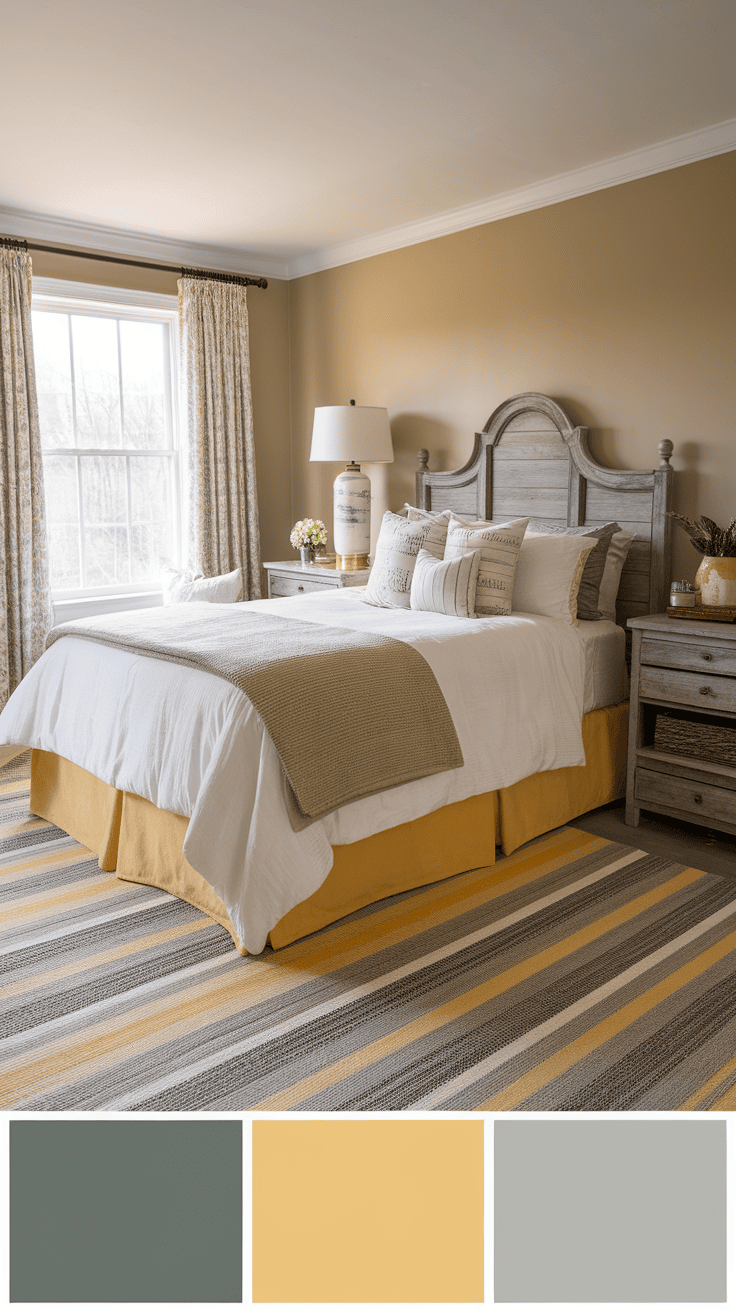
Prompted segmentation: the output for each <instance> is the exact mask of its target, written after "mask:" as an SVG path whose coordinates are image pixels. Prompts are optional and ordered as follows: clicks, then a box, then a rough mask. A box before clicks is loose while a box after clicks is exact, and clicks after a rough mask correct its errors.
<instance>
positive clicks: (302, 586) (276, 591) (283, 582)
mask: <svg viewBox="0 0 736 1312" xmlns="http://www.w3.org/2000/svg"><path fill="white" fill-rule="evenodd" d="M336 587H337V579H335V582H334V583H323V582H322V580H321V579H315V578H311V577H310V576H309V575H305V577H304V579H303V580H302V579H299V578H294V575H293V574H274V572H273V571H271V596H272V597H297V596H299V595H300V594H301V593H302V592H332V591H333V590H334V589H335V588H336Z"/></svg>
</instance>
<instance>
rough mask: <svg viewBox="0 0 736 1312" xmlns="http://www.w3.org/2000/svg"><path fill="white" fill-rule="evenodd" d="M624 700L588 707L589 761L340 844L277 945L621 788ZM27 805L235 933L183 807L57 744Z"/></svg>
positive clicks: (464, 866) (484, 857)
mask: <svg viewBox="0 0 736 1312" xmlns="http://www.w3.org/2000/svg"><path fill="white" fill-rule="evenodd" d="M627 723H628V703H621V704H620V705H619V706H607V707H604V708H603V709H602V710H598V711H590V712H589V713H588V714H587V715H586V716H584V718H583V742H584V745H585V756H586V764H585V765H584V766H574V767H571V768H568V769H564V770H548V771H546V772H545V773H542V774H536V775H531V776H530V777H529V778H528V779H522V780H521V781H520V782H519V783H517V784H514V785H513V786H512V787H511V788H501V789H499V790H498V791H497V792H492V793H484V794H482V795H481V796H479V797H469V798H467V800H466V801H463V802H455V803H453V804H452V805H451V806H445V807H442V809H441V810H439V811H433V812H432V813H431V814H430V815H427V816H422V817H421V819H419V820H412V821H410V822H409V823H408V824H403V825H397V826H396V827H395V828H393V829H388V830H385V831H384V832H383V833H380V834H375V835H374V836H373V837H372V838H365V839H362V840H361V842H359V843H350V844H348V845H345V846H341V847H335V848H334V849H333V850H334V854H335V856H334V864H333V867H332V870H331V871H330V873H329V875H328V876H327V878H326V879H325V881H324V883H323V884H322V885H321V887H320V888H319V889H318V890H317V892H316V893H313V894H312V896H311V897H309V898H307V899H306V901H304V902H300V903H299V905H298V906H296V907H294V908H293V909H292V910H291V911H289V912H288V913H287V914H286V915H285V916H284V917H283V918H282V919H281V920H280V921H279V922H278V924H277V925H275V926H274V928H273V929H272V930H271V933H270V935H269V939H270V942H271V946H272V947H274V948H280V947H285V946H286V945H287V944H289V943H293V942H295V941H296V940H297V939H299V938H303V937H304V935H306V934H312V933H314V932H315V930H318V929H323V928H324V927H325V925H331V924H333V923H334V922H335V921H336V920H340V919H342V917H343V916H347V915H349V914H350V913H351V912H353V911H357V910H359V909H360V908H361V907H365V906H369V905H370V904H371V903H372V902H377V901H379V900H380V899H381V898H384V897H390V896H391V895H392V894H395V893H403V892H406V891H408V890H409V889H413V888H421V887H423V886H424V885H426V884H432V883H435V882H436V881H438V880H441V879H447V878H449V877H450V876H451V875H457V874H460V873H461V872H463V871H465V870H476V869H479V868H481V867H483V866H491V865H493V863H494V860H495V851H496V843H497V842H498V843H500V845H501V847H502V849H503V851H504V854H505V855H508V854H509V853H510V852H514V851H515V850H516V848H517V847H521V845H522V844H523V843H526V842H529V840H530V839H532V838H537V837H538V836H539V835H540V834H544V833H547V832H548V831H549V830H550V829H556V828H557V827H558V826H559V825H564V824H567V823H569V821H570V820H574V819H575V817H576V816H579V815H583V814H584V813H585V812H586V811H590V810H593V809H594V808H595V807H597V806H604V805H605V804H606V803H607V802H612V801H615V800H616V799H617V798H619V797H622V796H623V794H624V792H625V784H626V737H627ZM31 810H32V811H33V812H34V813H35V814H36V815H39V816H42V817H43V818H44V819H45V820H48V821H50V822H51V823H52V824H55V825H58V826H59V828H60V829H63V830H65V831H66V833H68V834H71V835H72V837H73V838H76V839H77V840H78V841H79V842H80V843H83V844H84V846H85V847H88V848H90V850H91V851H93V852H95V853H96V854H97V856H98V860H99V864H100V867H101V869H102V870H115V871H116V873H117V875H118V876H119V878H121V879H125V880H130V881H132V882H133V883H139V884H151V885H154V886H155V887H156V888H161V889H165V890H166V891H167V892H170V893H174V894H175V895H176V896H177V897H181V898H183V899H184V900H185V901H186V902H189V903H191V904H192V905H193V906H196V907H198V908H199V909H200V910H201V911H204V912H206V914H207V915H209V916H211V917H212V919H213V920H215V921H217V923H218V924H220V925H222V926H223V927H224V928H225V929H227V930H228V932H229V933H230V934H231V935H232V937H233V941H234V942H235V945H236V947H237V949H238V951H239V952H241V953H243V954H245V948H244V947H243V945H242V943H241V942H240V941H239V939H238V937H237V935H236V933H235V932H234V930H233V926H232V924H231V922H230V917H229V916H228V913H227V911H226V909H225V907H224V905H223V903H222V902H221V900H220V898H219V897H218V896H217V894H216V893H215V891H214V889H213V888H212V887H211V886H210V885H209V884H208V883H207V882H206V881H205V880H204V879H203V878H202V876H201V875H199V874H198V873H197V871H196V870H194V869H193V868H192V867H191V866H190V865H189V863H188V861H187V860H186V858H185V857H184V854H183V850H182V849H183V844H184V836H185V834H186V830H187V825H188V823H189V821H188V819H187V818H186V816H180V815H174V814H172V813H171V812H170V811H161V810H159V808H158V807H156V806H154V805H153V803H152V802H147V801H146V800H145V799H144V798H142V797H136V796H135V794H133V793H124V792H121V791H120V790H118V789H116V788H113V787H111V786H110V785H109V784H105V783H102V781H101V780H99V779H97V778H96V777H95V776H94V775H91V774H89V773H88V771H86V770H83V769H81V767H80V766H78V765H73V764H72V762H71V761H67V760H65V759H64V758H63V757H60V756H55V755H54V754H53V753H51V752H41V751H34V752H33V756H32V764H31Z"/></svg>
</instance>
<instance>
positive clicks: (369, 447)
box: [309, 405, 394, 465]
mask: <svg viewBox="0 0 736 1312" xmlns="http://www.w3.org/2000/svg"><path fill="white" fill-rule="evenodd" d="M393 458H394V449H393V445H392V443H391V429H390V427H389V422H388V411H387V410H386V409H384V407H383V406H380V405H321V406H317V408H316V410H315V412H314V427H313V429H312V450H311V451H310V453H309V459H310V460H340V461H342V463H343V464H346V463H347V462H348V461H351V460H354V461H355V463H356V464H358V465H360V464H365V465H379V464H382V465H388V464H391V462H392V460H393Z"/></svg>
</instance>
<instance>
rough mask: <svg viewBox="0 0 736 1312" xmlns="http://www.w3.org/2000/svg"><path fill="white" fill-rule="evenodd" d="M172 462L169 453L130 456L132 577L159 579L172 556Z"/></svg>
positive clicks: (139, 581)
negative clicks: (163, 454) (166, 454)
mask: <svg viewBox="0 0 736 1312" xmlns="http://www.w3.org/2000/svg"><path fill="white" fill-rule="evenodd" d="M172 473H173V470H172V462H171V460H170V459H168V458H167V457H166V456H148V457H146V456H137V457H136V456H131V458H130V491H131V520H132V534H133V542H132V553H131V555H132V558H131V577H132V579H133V581H134V582H136V583H143V582H145V581H151V580H154V581H158V579H160V577H161V567H162V565H163V564H164V563H165V562H170V561H171V560H172V559H173V545H174V544H173V520H174V514H173V505H172V490H173V489H172V485H171V484H172Z"/></svg>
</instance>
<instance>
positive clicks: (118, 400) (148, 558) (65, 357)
mask: <svg viewBox="0 0 736 1312" xmlns="http://www.w3.org/2000/svg"><path fill="white" fill-rule="evenodd" d="M170 332H171V326H170V323H169V322H168V321H167V320H156V319H151V318H148V319H146V320H143V319H140V318H138V319H136V318H133V317H130V318H126V317H124V316H119V317H118V316H115V315H114V314H106V315H103V314H100V315H95V314H92V313H78V314H76V313H73V312H69V313H65V312H62V311H57V310H51V309H50V310H47V309H38V310H34V312H33V341H34V354H35V359H36V381H37V390H38V405H39V419H40V426H41V443H42V447H43V458H44V480H45V488H46V504H47V519H48V532H49V561H50V569H51V587H52V589H54V590H55V591H57V592H58V591H61V590H63V591H65V592H71V591H80V592H81V591H84V590H88V589H89V590H95V591H98V592H99V591H100V590H104V589H105V588H110V589H111V590H113V591H116V592H118V591H122V590H124V589H125V586H126V585H128V586H131V585H137V586H146V585H147V586H149V587H151V586H153V587H157V586H158V584H159V581H160V576H161V568H162V565H163V564H164V563H165V562H167V561H170V560H172V559H174V558H175V556H176V548H175V541H176V527H177V525H176V518H177V495H176V487H177V467H176V458H177V457H176V451H175V448H174V444H173V425H172V396H171V392H172V382H171V367H170V360H171V339H170Z"/></svg>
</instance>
